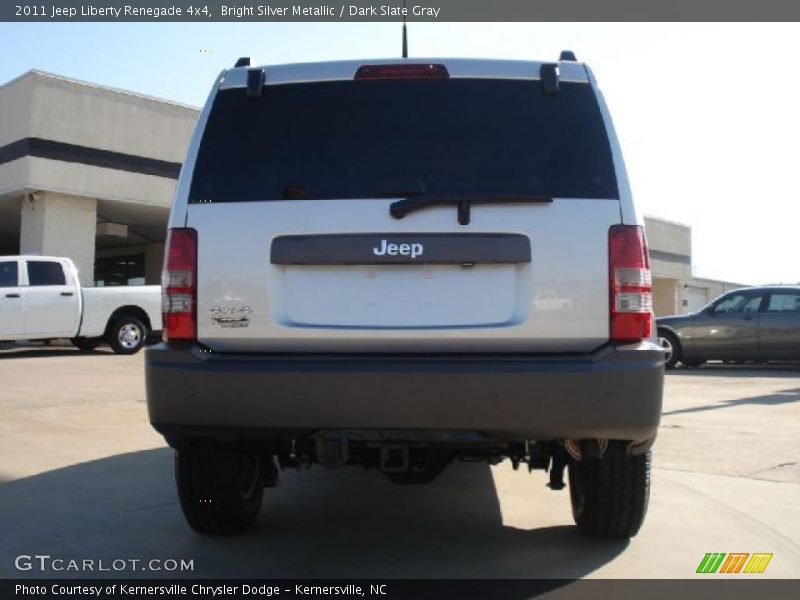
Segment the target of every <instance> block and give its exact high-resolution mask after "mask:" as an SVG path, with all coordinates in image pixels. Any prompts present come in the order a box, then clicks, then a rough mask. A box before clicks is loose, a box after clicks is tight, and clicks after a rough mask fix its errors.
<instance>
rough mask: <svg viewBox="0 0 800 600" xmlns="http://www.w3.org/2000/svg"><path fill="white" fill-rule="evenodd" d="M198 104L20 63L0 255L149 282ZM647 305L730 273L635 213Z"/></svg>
mask: <svg viewBox="0 0 800 600" xmlns="http://www.w3.org/2000/svg"><path fill="white" fill-rule="evenodd" d="M198 114H199V111H198V109H196V108H194V107H191V106H186V105H182V104H178V103H175V102H168V101H165V100H159V99H157V98H151V97H147V96H143V95H141V94H136V93H133V92H128V91H124V90H117V89H111V88H107V87H103V86H99V85H94V84H91V83H86V82H82V81H75V80H72V79H68V78H66V77H61V76H59V75H53V74H50V73H43V72H41V71H29V72H28V73H25V74H24V75H22V76H20V77H18V78H16V79H14V80H12V81H9V82H8V83H6V84H4V85H2V86H0V255H3V254H49V255H56V256H68V257H70V258H72V259H73V260H74V261H75V263H76V264H77V266H78V271H79V275H80V278H81V283H82V284H83V285H89V286H90V285H134V284H141V283H159V278H160V271H161V262H162V260H163V255H164V237H165V236H164V234H165V228H166V222H167V215H168V212H169V206H170V202H171V199H172V193H173V191H174V189H175V183H176V181H177V177H178V173H179V171H180V166H181V162H182V161H183V159H184V155H185V153H186V148H187V146H188V145H189V138H190V136H191V133H192V129H193V127H194V123H195V120H196V119H197V116H198ZM645 222H646V228H647V237H648V241H649V243H650V253H651V260H652V271H653V286H654V303H655V312H656V314H657V315H666V314H674V313H684V312H688V311H691V310H696V309H697V308H699V307H701V306H702V305H704V304H705V303H706V302H707V301H709V300H711V299H713V298H714V297H716V296H717V295H719V294H720V293H722V292H723V291H725V290H727V289H731V288H732V287H741V286H739V285H737V284H731V283H726V282H718V281H712V280H707V279H696V278H694V277H693V276H692V252H691V250H692V244H691V229H690V228H689V227H688V226H686V225H681V224H678V223H671V222H668V221H664V220H661V219H656V218H650V217H648V218H646V220H645Z"/></svg>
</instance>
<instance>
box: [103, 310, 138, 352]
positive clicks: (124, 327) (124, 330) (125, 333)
mask: <svg viewBox="0 0 800 600" xmlns="http://www.w3.org/2000/svg"><path fill="white" fill-rule="evenodd" d="M146 339H147V327H145V325H144V323H142V322H141V321H140V320H139V319H137V318H136V317H127V316H123V317H120V318H119V319H117V320H115V321H114V322H113V323H112V324H111V327H110V328H109V330H108V343H109V344H111V348H112V349H113V350H114V352H115V353H116V354H136V353H137V352H138V351H139V350H141V348H142V346H144V342H145V340H146Z"/></svg>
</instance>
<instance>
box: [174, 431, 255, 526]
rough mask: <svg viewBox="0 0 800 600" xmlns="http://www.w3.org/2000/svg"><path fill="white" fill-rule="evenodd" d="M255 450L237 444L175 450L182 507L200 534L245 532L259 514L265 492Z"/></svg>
mask: <svg viewBox="0 0 800 600" xmlns="http://www.w3.org/2000/svg"><path fill="white" fill-rule="evenodd" d="M261 463H262V461H261V456H260V455H259V454H258V453H257V452H250V451H247V450H243V449H240V448H236V447H225V446H210V445H209V446H196V447H191V448H188V449H180V450H177V451H176V453H175V481H176V483H177V486H178V498H179V499H180V503H181V509H182V510H183V514H184V516H185V517H186V521H187V522H188V523H189V525H190V526H191V528H192V529H194V530H195V531H198V532H200V533H209V534H232V533H239V532H241V531H244V530H245V529H246V528H247V527H248V526H249V525H250V524H251V523H252V522H253V521H254V520H255V519H256V517H257V516H258V513H259V511H260V510H261V498H262V496H263V494H264V482H263V479H262V464H261Z"/></svg>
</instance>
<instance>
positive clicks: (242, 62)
mask: <svg viewBox="0 0 800 600" xmlns="http://www.w3.org/2000/svg"><path fill="white" fill-rule="evenodd" d="M233 66H234V68H236V67H249V66H250V57H249V56H242V57H241V58H239V60H237V61H236V64H235V65H233Z"/></svg>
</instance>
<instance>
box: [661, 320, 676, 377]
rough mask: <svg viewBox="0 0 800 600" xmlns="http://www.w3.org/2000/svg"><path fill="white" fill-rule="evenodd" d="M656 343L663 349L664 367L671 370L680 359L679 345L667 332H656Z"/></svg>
mask: <svg viewBox="0 0 800 600" xmlns="http://www.w3.org/2000/svg"><path fill="white" fill-rule="evenodd" d="M658 343H659V344H660V345H661V347H662V348H663V349H664V367H666V368H667V369H672V368H673V367H675V365H677V364H678V361H679V360H680V359H681V344H680V342H679V341H678V338H676V337H675V336H674V335H673V334H672V333H670V332H669V331H663V330H662V331H659V332H658Z"/></svg>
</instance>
